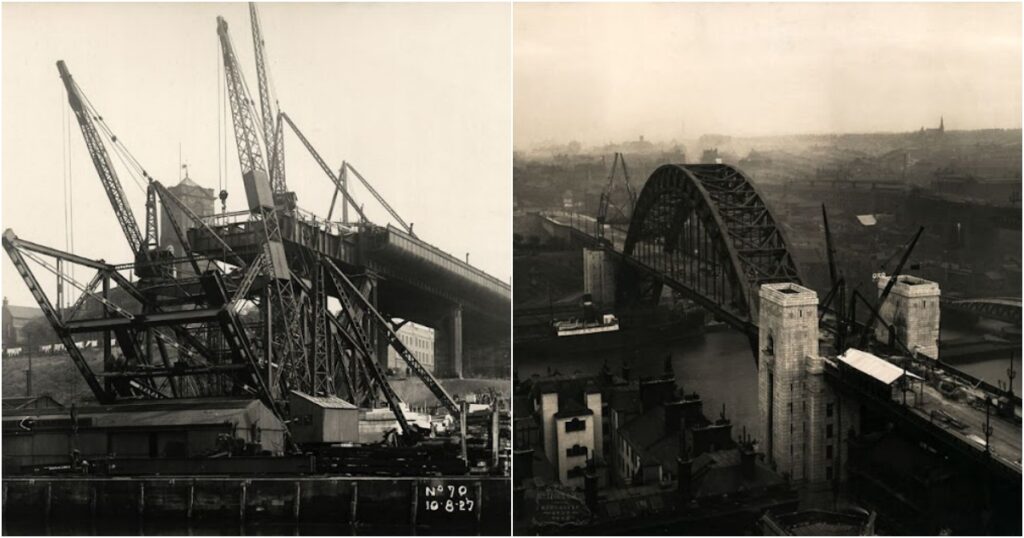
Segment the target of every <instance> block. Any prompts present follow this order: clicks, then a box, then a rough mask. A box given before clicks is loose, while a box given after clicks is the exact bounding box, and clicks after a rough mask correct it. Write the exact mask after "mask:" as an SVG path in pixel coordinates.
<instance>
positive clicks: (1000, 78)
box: [513, 3, 1021, 147]
mask: <svg viewBox="0 0 1024 538" xmlns="http://www.w3.org/2000/svg"><path fill="white" fill-rule="evenodd" d="M514 26H515V28H514V30H513V36H514V41H515V52H514V54H515V60H514V69H515V75H514V78H515V144H516V146H517V147H529V146H531V145H534V144H537V143H540V142H543V141H546V140H551V141H557V142H566V141H569V140H578V141H580V142H583V143H591V144H599V143H604V142H608V141H612V140H622V139H633V138H636V137H637V136H640V135H646V136H647V137H648V138H658V139H663V140H671V139H673V138H675V139H692V138H696V137H699V136H700V135H702V134H705V133H722V134H734V135H757V134H795V133H821V132H866V131H908V130H911V129H917V128H918V127H920V126H922V125H926V126H936V125H937V124H938V121H939V116H940V115H944V116H945V120H946V127H947V128H951V129H976V128H988V127H1010V128H1016V127H1020V125H1021V71H1020V69H1021V8H1020V5H1019V4H1018V3H1004V4H980V3H972V4H879V3H841V4H806V3H801V4H739V3H736V4H696V3H695V4H561V5H559V4H517V5H516V6H515V10H514Z"/></svg>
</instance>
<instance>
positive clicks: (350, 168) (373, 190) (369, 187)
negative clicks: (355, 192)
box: [345, 161, 416, 237]
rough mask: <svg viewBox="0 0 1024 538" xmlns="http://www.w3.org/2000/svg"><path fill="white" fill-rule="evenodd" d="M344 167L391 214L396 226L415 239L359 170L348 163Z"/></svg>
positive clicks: (403, 222) (413, 234) (407, 226)
mask: <svg viewBox="0 0 1024 538" xmlns="http://www.w3.org/2000/svg"><path fill="white" fill-rule="evenodd" d="M345 167H346V168H348V169H349V170H351V171H352V173H353V174H355V176H356V178H357V179H358V180H359V182H360V183H362V184H363V187H366V190H367V191H369V192H370V194H372V195H373V197H374V198H375V199H376V200H377V202H378V203H380V205H381V206H382V207H383V208H384V209H386V210H387V212H388V213H390V214H391V217H392V218H394V219H395V220H396V221H398V224H399V225H400V226H401V227H402V228H405V231H406V232H408V233H409V235H411V236H413V237H416V234H415V233H414V232H413V231H412V226H409V225H408V224H407V223H406V222H405V220H403V219H402V217H399V216H398V212H397V211H395V209H394V208H393V207H391V204H389V203H387V201H386V200H384V197H383V196H381V195H380V193H379V192H377V189H375V188H373V185H370V182H369V181H366V179H365V178H364V177H363V175H362V174H360V173H359V170H356V169H355V167H354V166H352V165H351V164H350V163H349V162H348V161H345Z"/></svg>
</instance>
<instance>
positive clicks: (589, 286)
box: [583, 248, 615, 306]
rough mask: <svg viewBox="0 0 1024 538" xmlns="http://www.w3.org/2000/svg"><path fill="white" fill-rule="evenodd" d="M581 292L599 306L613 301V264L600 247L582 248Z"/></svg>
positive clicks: (610, 303)
mask: <svg viewBox="0 0 1024 538" xmlns="http://www.w3.org/2000/svg"><path fill="white" fill-rule="evenodd" d="M583 292H584V293H589V294H590V297H591V299H592V300H593V301H594V303H595V304H597V305H599V306H608V305H612V304H614V303H615V264H614V262H613V261H612V260H611V259H610V258H609V256H608V255H607V254H606V253H605V251H604V250H602V249H590V248H584V249H583Z"/></svg>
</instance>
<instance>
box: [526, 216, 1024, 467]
mask: <svg viewBox="0 0 1024 538" xmlns="http://www.w3.org/2000/svg"><path fill="white" fill-rule="evenodd" d="M542 216H543V218H544V219H545V220H546V221H547V222H549V223H550V224H552V225H555V226H559V227H562V228H567V229H569V230H571V233H573V234H575V235H576V237H577V239H582V240H584V241H589V242H592V243H594V244H597V242H598V240H597V237H596V235H595V234H596V230H597V222H596V220H595V219H594V218H592V217H589V216H586V215H579V214H569V213H564V212H546V213H544V214H543V215H542ZM604 237H605V238H606V239H607V240H608V241H609V242H610V243H611V245H612V247H613V248H614V249H615V251H616V252H618V253H621V252H622V248H623V245H624V243H625V238H626V232H625V231H623V230H619V229H616V228H613V227H611V226H608V225H606V226H605V230H604ZM1003 302H1007V301H1003ZM1017 304H1019V302H1018V303H1017ZM755 330H756V328H755ZM943 368H946V369H949V370H950V371H951V372H950V373H953V374H954V376H956V375H959V372H957V371H956V370H954V369H952V368H950V367H949V365H943ZM826 372H828V373H829V374H830V377H831V378H832V380H833V381H834V382H835V384H837V385H838V386H840V388H841V389H842V390H854V389H853V388H851V387H848V386H847V385H848V384H846V383H842V381H841V377H840V376H839V375H838V373H837V372H838V370H837V369H836V368H835V367H834V366H833V367H832V368H828V369H826ZM968 390H972V389H968ZM973 391H975V392H978V393H981V390H980V389H973ZM858 397H863V398H871V395H869V394H866V393H865V394H858ZM907 397H908V402H909V403H910V405H907V406H904V405H902V404H901V403H900V402H898V401H895V400H891V401H885V402H882V401H878V402H875V404H876V405H877V406H878V407H880V408H882V409H883V410H884V411H885V412H887V415H889V416H898V417H902V418H904V419H908V421H909V422H911V423H912V424H914V425H915V426H917V427H919V428H920V429H921V430H922V431H924V432H925V433H926V434H928V435H930V436H932V437H934V438H937V439H939V440H940V441H943V442H944V443H945V444H946V445H948V446H951V447H953V448H955V449H956V450H959V451H961V452H962V453H964V454H967V455H968V456H969V457H972V458H975V459H978V458H984V457H985V435H984V430H983V428H984V425H985V411H984V409H977V408H975V407H973V406H971V405H969V404H968V403H966V402H963V401H955V400H951V399H949V398H946V397H944V396H943V395H942V393H941V392H939V391H938V390H937V389H935V388H934V387H931V386H929V385H927V384H924V385H923V386H922V387H920V388H919V397H920V401H917V402H916V403H915V401H914V398H915V397H914V396H913V395H911V394H909V393H908V395H907ZM1016 406H1017V408H1018V410H1017V415H1018V416H1019V415H1020V410H1019V408H1020V400H1019V399H1017V401H1016ZM992 411H993V415H992V416H991V420H990V424H991V427H992V435H991V436H990V438H989V446H990V453H991V458H992V461H994V462H996V463H997V464H998V467H999V468H1000V469H1001V470H1002V471H1004V472H1007V473H1008V474H1009V475H1010V476H1015V477H1016V479H1018V480H1019V479H1020V476H1021V448H1022V447H1021V426H1020V424H1017V423H1014V422H1012V421H1011V420H1007V419H1004V418H1001V417H998V416H996V415H995V414H994V412H995V410H994V409H993V410H992ZM940 412H941V413H940ZM942 413H945V414H946V415H947V416H949V417H952V418H953V419H954V420H955V421H956V422H958V423H959V425H965V427H963V428H959V427H957V426H953V425H952V424H951V423H950V422H951V421H950V422H947V421H945V420H943V418H942Z"/></svg>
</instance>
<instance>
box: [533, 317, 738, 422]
mask: <svg viewBox="0 0 1024 538" xmlns="http://www.w3.org/2000/svg"><path fill="white" fill-rule="evenodd" d="M669 353H671V355H672V370H673V372H674V373H675V376H676V384H677V385H679V386H681V387H682V388H683V389H684V390H685V391H686V392H697V393H698V394H700V395H701V396H702V397H703V398H704V414H705V415H707V416H708V418H711V419H715V418H718V415H719V414H720V413H721V411H722V405H723V404H725V413H726V417H727V418H729V419H730V420H732V421H733V424H734V430H733V431H734V433H735V434H736V435H738V434H739V433H740V431H741V430H742V427H743V426H746V427H747V429H748V431H750V432H751V433H753V432H754V431H755V430H754V427H755V425H756V424H757V422H756V417H757V365H756V363H755V362H754V356H753V354H752V353H751V350H750V343H749V341H748V340H747V337H746V335H744V334H742V333H740V332H737V331H733V330H730V329H720V330H711V331H709V332H708V333H706V334H704V335H702V336H697V337H693V338H688V339H685V340H679V341H675V342H671V343H668V344H660V343H659V344H654V345H646V346H642V347H640V349H639V350H638V351H637V352H635V353H634V352H630V351H621V350H612V351H606V350H598V351H593V352H589V353H586V354H566V355H561V356H557V357H545V358H544V359H543V360H531V358H530V357H523V358H521V359H520V358H519V357H517V358H516V363H515V369H516V371H517V372H518V375H519V378H520V379H525V378H527V377H529V376H531V375H533V374H537V375H539V376H541V377H544V376H545V375H547V373H548V372H549V371H548V368H550V371H551V372H559V373H561V374H563V375H571V374H573V373H582V374H596V373H598V371H599V370H600V368H601V366H602V364H604V363H605V361H607V364H608V367H609V368H610V369H611V370H612V372H614V373H615V374H616V375H621V374H622V365H623V362H624V361H628V362H629V364H630V375H631V376H632V377H633V378H634V379H635V378H636V376H643V377H649V376H653V375H657V374H660V373H662V372H664V371H665V357H666V356H667V355H668V354H669Z"/></svg>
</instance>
